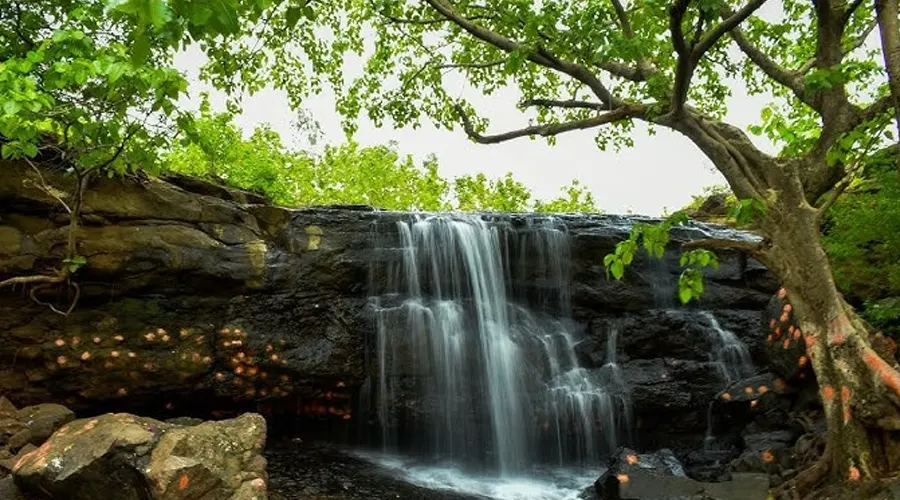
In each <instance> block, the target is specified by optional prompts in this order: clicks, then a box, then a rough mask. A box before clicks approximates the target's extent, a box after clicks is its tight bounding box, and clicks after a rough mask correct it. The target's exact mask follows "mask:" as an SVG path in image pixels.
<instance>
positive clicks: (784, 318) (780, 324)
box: [763, 288, 814, 383]
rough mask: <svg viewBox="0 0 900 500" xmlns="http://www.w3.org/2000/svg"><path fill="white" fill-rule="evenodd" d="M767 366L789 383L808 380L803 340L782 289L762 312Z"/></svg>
mask: <svg viewBox="0 0 900 500" xmlns="http://www.w3.org/2000/svg"><path fill="white" fill-rule="evenodd" d="M763 322H764V324H765V329H766V330H765V339H766V343H765V355H766V364H767V365H768V366H769V367H770V369H771V370H772V371H774V372H775V373H777V374H779V375H781V376H782V377H783V378H784V379H785V380H786V381H788V382H790V383H799V382H802V381H808V380H811V379H812V377H813V376H814V375H813V372H812V366H811V364H810V362H809V357H808V356H807V354H806V339H805V337H804V334H803V331H802V330H801V329H800V326H799V325H798V324H797V323H796V321H794V313H793V306H792V305H791V303H790V302H789V301H788V299H787V293H786V292H785V291H784V289H783V288H782V289H781V290H779V292H778V293H777V294H775V295H774V296H772V298H771V299H770V300H769V303H768V305H767V306H766V309H765V311H764V312H763Z"/></svg>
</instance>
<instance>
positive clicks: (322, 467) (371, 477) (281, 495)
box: [266, 442, 487, 500]
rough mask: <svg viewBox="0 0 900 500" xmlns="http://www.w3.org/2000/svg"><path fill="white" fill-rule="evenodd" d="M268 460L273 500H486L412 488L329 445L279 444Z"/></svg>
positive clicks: (447, 492)
mask: <svg viewBox="0 0 900 500" xmlns="http://www.w3.org/2000/svg"><path fill="white" fill-rule="evenodd" d="M266 459H267V460H268V472H269V476H270V481H269V498H271V499H272V500H307V499H311V498H323V499H324V498H335V499H336V498H340V499H345V500H372V499H375V498H385V499H387V498H401V499H411V500H487V499H485V498H483V497H477V496H471V495H463V494H460V493H455V492H449V491H439V490H429V489H427V488H422V487H420V486H416V485H413V484H410V483H408V482H406V481H404V480H402V479H401V478H398V477H397V473H396V471H389V470H386V469H383V468H380V467H378V466H376V465H374V464H372V463H370V462H368V461H365V460H363V459H361V458H358V457H355V456H352V455H350V454H347V453H345V452H343V451H341V450H339V449H337V448H335V447H333V446H329V445H326V444H319V443H287V442H279V443H276V444H274V445H273V446H271V447H270V448H269V449H267V450H266Z"/></svg>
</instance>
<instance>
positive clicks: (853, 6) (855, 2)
mask: <svg viewBox="0 0 900 500" xmlns="http://www.w3.org/2000/svg"><path fill="white" fill-rule="evenodd" d="M865 1H866V0H853V3H851V4H850V5H849V6H848V7H847V10H846V11H844V19H843V23H844V25H845V26H846V25H847V23H849V22H850V18H851V17H853V13H854V12H856V9H858V8H859V6H860V5H862V4H863V2H865Z"/></svg>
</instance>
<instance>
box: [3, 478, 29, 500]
mask: <svg viewBox="0 0 900 500" xmlns="http://www.w3.org/2000/svg"><path fill="white" fill-rule="evenodd" d="M0 498H2V499H3V500H26V499H25V497H24V496H22V492H21V491H19V487H18V486H16V483H15V480H14V479H13V477H12V476H9V477H5V478H2V479H0Z"/></svg>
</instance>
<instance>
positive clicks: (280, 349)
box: [0, 162, 776, 446]
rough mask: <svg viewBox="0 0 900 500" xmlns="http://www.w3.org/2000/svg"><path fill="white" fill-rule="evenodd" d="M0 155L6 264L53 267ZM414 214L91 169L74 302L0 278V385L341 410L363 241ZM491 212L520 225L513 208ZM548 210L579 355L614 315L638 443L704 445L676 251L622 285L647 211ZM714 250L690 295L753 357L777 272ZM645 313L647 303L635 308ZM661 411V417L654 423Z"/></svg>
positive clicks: (379, 256)
mask: <svg viewBox="0 0 900 500" xmlns="http://www.w3.org/2000/svg"><path fill="white" fill-rule="evenodd" d="M0 168H2V169H3V172H4V175H3V176H0V278H5V277H8V276H12V275H22V274H29V273H35V272H45V271H46V270H47V269H51V268H54V267H57V266H59V265H60V260H61V259H62V258H63V252H64V247H65V244H64V242H65V238H66V236H67V229H66V225H67V217H66V214H65V213H64V212H63V211H62V210H61V209H60V204H59V202H58V200H56V199H54V198H53V197H52V196H50V195H48V194H47V193H46V192H44V191H42V190H41V189H39V188H38V187H37V185H38V183H39V182H43V181H40V179H38V178H37V177H36V174H35V173H34V172H33V171H31V170H30V169H29V168H26V167H25V166H23V165H21V164H17V163H10V162H5V163H3V164H2V165H0ZM43 179H44V181H46V182H47V183H49V184H52V185H53V186H56V187H57V189H58V190H59V192H67V191H68V190H69V189H70V188H71V179H68V178H66V177H65V176H64V175H63V174H62V173H59V172H49V171H47V172H43ZM409 217H411V215H410V214H406V213H396V212H382V211H375V210H372V209H367V208H364V207H357V208H354V209H346V208H344V209H342V208H318V209H303V210H289V209H284V208H279V207H273V206H270V205H266V204H263V203H261V200H259V199H258V198H257V197H254V196H253V195H249V194H246V193H240V192H235V191H233V190H229V189H225V188H222V187H219V186H214V185H211V184H208V183H205V182H202V181H198V180H196V179H187V178H173V179H169V181H163V180H160V179H154V178H127V179H105V178H103V179H99V178H98V179H96V180H95V181H94V182H93V183H92V184H91V185H90V187H89V189H88V191H87V192H86V194H85V203H84V207H83V216H82V227H80V228H79V229H78V231H77V233H76V236H77V242H78V253H79V254H80V255H82V256H84V257H86V259H87V264H86V266H84V267H83V268H81V269H79V270H78V272H77V273H76V274H75V276H74V280H75V281H76V282H77V283H78V285H79V287H80V299H79V303H78V305H77V307H76V308H75V309H74V311H73V312H72V313H71V314H70V315H69V316H67V317H63V316H60V315H58V314H55V313H53V312H51V311H50V310H49V309H48V308H47V307H45V306H43V305H40V304H37V303H35V301H33V300H31V299H30V298H29V297H28V294H27V293H23V291H22V290H19V289H9V288H7V289H3V290H0V340H2V342H0V394H6V395H8V397H9V398H10V399H12V400H13V401H14V402H15V403H17V404H19V405H25V404H32V403H40V402H46V401H59V402H63V403H65V404H66V405H67V406H70V407H72V408H74V409H76V410H84V411H97V410H98V409H102V410H103V411H108V410H116V411H130V412H136V413H141V414H150V415H154V416H159V417H168V416H174V415H181V414H193V415H195V416H208V414H209V412H210V411H212V412H216V413H215V414H216V415H220V416H222V415H226V414H227V413H223V412H230V413H231V414H234V413H239V412H241V411H244V410H247V409H253V410H256V411H260V412H263V413H266V414H277V413H279V412H285V413H287V414H290V415H291V420H293V419H294V418H295V416H296V415H297V414H301V415H306V416H309V417H315V418H322V419H327V420H328V421H330V422H332V424H335V423H337V424H344V423H347V424H352V423H354V422H355V421H356V416H357V415H356V413H355V412H356V408H357V406H358V405H357V401H358V398H359V397H360V395H361V394H360V388H361V387H363V386H364V383H365V382H366V380H367V378H368V377H369V376H370V375H372V374H374V373H376V372H377V370H376V367H375V366H374V356H373V355H372V353H373V346H374V338H375V334H374V329H373V322H372V321H371V318H370V317H368V316H367V308H366V304H367V295H368V293H367V290H369V289H370V286H371V283H372V280H378V279H380V278H379V276H377V275H374V274H373V273H370V264H371V263H372V262H374V261H378V260H383V259H393V258H397V256H396V255H393V254H392V253H391V252H390V251H384V250H382V251H376V250H374V248H376V246H375V245H373V244H372V238H373V235H376V234H377V236H378V237H379V238H382V239H384V240H386V241H392V240H393V241H396V240H397V238H398V236H397V228H396V224H395V223H396V221H398V220H405V219H407V218H409ZM484 217H486V218H489V219H495V220H497V221H500V222H502V223H503V224H506V225H508V226H509V227H511V228H512V229H513V230H523V231H524V230H527V229H528V227H529V219H528V216H524V215H523V216H516V215H491V214H487V215H485V216H484ZM559 219H560V220H561V221H563V222H564V223H565V225H566V228H567V231H568V233H569V236H570V239H571V243H572V263H571V265H572V274H573V282H574V283H575V286H574V289H573V290H572V295H571V301H572V305H573V308H574V311H573V314H574V319H575V320H576V321H577V322H579V323H580V324H582V325H584V326H585V331H586V332H588V335H587V337H586V340H585V345H584V346H583V347H582V348H580V354H581V356H582V357H583V358H584V359H586V360H591V359H593V360H594V362H595V364H596V363H597V362H599V361H598V360H602V359H603V357H604V356H605V353H604V351H603V349H604V342H605V338H606V335H605V332H603V331H601V330H602V329H601V328H600V327H599V326H598V325H601V324H606V323H607V322H609V321H614V322H615V321H622V322H623V323H622V326H621V327H620V328H621V331H622V335H621V338H620V343H621V346H622V349H623V350H624V352H623V357H622V364H623V369H624V371H625V373H626V375H627V377H628V379H629V380H630V381H631V382H632V383H633V384H634V386H635V390H634V393H633V396H634V398H635V406H636V415H637V418H638V420H639V421H640V422H641V424H639V427H640V428H641V429H642V431H641V432H642V433H643V432H646V434H645V435H644V434H642V436H645V437H642V438H641V439H645V440H646V443H647V445H648V446H652V445H657V444H660V445H662V444H671V443H672V441H675V440H677V439H680V438H682V437H683V438H684V441H685V442H686V443H687V442H689V443H692V444H696V443H697V442H698V439H701V438H702V429H703V427H704V425H705V410H706V407H707V405H708V402H709V401H710V400H711V398H712V397H713V396H714V395H715V394H716V392H718V390H719V389H721V387H718V386H717V382H716V381H715V380H714V378H713V375H711V373H712V371H711V370H712V368H711V367H710V366H709V359H708V352H704V347H705V346H706V344H705V342H706V341H705V340H704V338H705V335H706V334H707V332H705V330H704V328H705V327H704V326H703V322H702V321H701V320H700V319H698V317H696V316H691V313H690V312H682V313H676V312H671V311H668V309H671V308H675V307H676V304H675V302H674V297H675V286H676V283H677V278H678V273H679V272H680V270H679V266H678V255H677V252H675V251H673V252H669V253H667V255H666V257H665V258H664V259H663V260H662V261H655V260H653V259H649V258H646V257H644V256H643V255H639V256H638V257H637V258H636V259H635V262H634V264H633V265H632V266H631V267H630V268H629V269H628V271H627V273H626V277H625V279H624V280H622V281H614V280H608V279H607V278H606V271H605V268H604V266H603V262H602V260H603V259H602V257H603V255H605V254H606V253H608V252H610V251H612V250H613V248H614V247H615V244H616V243H617V242H618V241H620V240H621V239H623V238H625V237H626V236H627V233H628V230H629V227H630V225H631V224H633V223H634V222H635V221H645V220H648V219H639V218H628V217H616V216H590V217H577V216H559ZM710 237H713V238H745V237H747V236H745V235H741V234H739V233H736V232H733V231H730V230H726V229H721V228H713V227H709V226H704V225H692V226H686V227H683V228H678V229H677V230H675V231H674V232H673V235H672V242H671V247H672V249H673V250H675V249H677V248H678V246H679V245H681V244H682V243H683V242H685V241H688V240H692V239H697V238H710ZM525 258H526V259H527V258H533V259H538V258H540V256H531V257H528V256H526V257H525ZM719 260H720V267H719V268H718V269H717V270H715V271H713V270H710V271H709V273H708V279H707V283H706V289H707V293H706V295H705V296H704V298H703V301H702V303H701V304H699V307H701V308H704V309H712V310H714V313H715V315H716V317H717V318H718V319H719V321H720V322H722V323H723V326H724V327H726V328H731V329H733V330H734V331H735V332H736V333H737V334H739V335H740V336H742V338H743V339H744V340H745V341H746V342H747V343H748V344H750V345H751V351H753V352H754V355H756V354H758V349H756V348H755V346H758V345H759V342H758V340H757V339H756V337H755V336H754V335H753V333H755V332H756V331H758V330H757V328H758V323H759V316H758V311H759V310H761V309H762V308H763V307H764V306H765V304H766V302H767V301H768V299H769V297H770V296H771V294H772V293H773V292H774V290H775V289H776V285H775V283H774V282H773V280H772V277H771V275H770V274H769V273H768V272H767V271H766V270H765V268H763V266H761V265H760V264H759V263H757V262H755V261H753V260H752V259H748V258H747V257H746V256H744V255H743V254H740V253H738V252H734V251H722V252H721V253H720V255H719ZM538 267H539V266H537V265H533V266H529V265H528V262H525V265H522V266H521V268H522V269H526V270H527V269H529V268H538ZM515 279H517V280H519V281H520V282H521V283H516V284H515V286H516V287H517V289H526V290H527V289H529V287H530V288H531V289H533V290H534V293H540V288H541V287H542V286H546V285H542V284H541V283H537V282H531V280H530V279H529V274H528V273H527V272H526V273H521V274H517V275H516V278H515ZM69 293H70V291H69V290H60V289H47V290H44V291H42V292H40V293H39V294H38V295H37V297H36V298H37V299H38V300H40V301H41V302H47V303H54V304H57V305H63V304H67V303H68V301H69V300H71V298H72V296H71V295H67V294H69ZM650 308H655V309H657V311H655V312H653V313H649V314H648V313H646V312H643V311H646V310H647V309H650ZM591 345H593V347H590V346H591ZM663 375H665V377H667V378H663ZM660 410H662V411H666V412H667V414H666V416H665V417H662V418H660V417H654V415H657V414H658V412H659V411H660ZM306 428H307V429H311V428H313V427H309V426H306ZM329 429H330V430H333V429H334V426H333V425H332V426H330V427H329Z"/></svg>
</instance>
